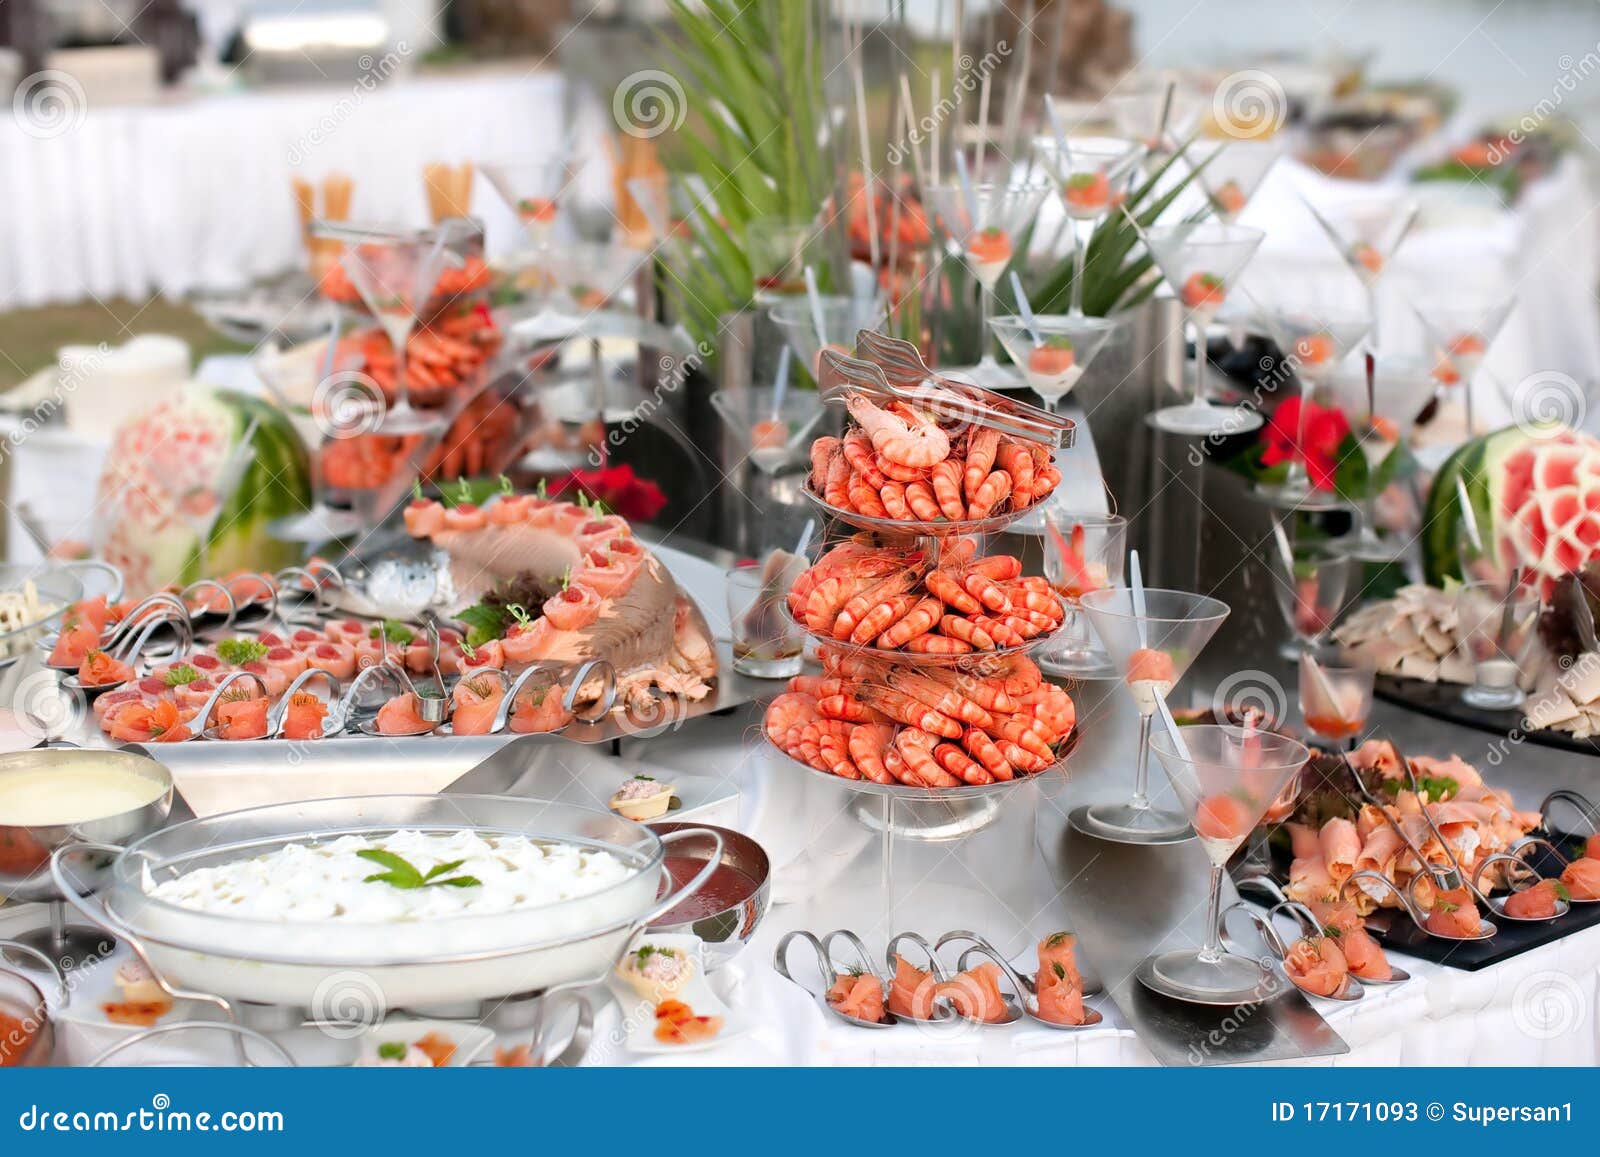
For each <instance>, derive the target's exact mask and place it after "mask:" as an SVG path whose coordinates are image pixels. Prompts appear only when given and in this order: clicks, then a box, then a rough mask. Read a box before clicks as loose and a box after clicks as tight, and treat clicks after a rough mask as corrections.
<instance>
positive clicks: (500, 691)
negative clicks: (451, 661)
mask: <svg viewBox="0 0 1600 1157" xmlns="http://www.w3.org/2000/svg"><path fill="white" fill-rule="evenodd" d="M505 697H506V692H505V688H504V687H502V686H501V685H500V681H499V680H498V679H496V678H495V677H494V676H492V675H479V676H477V677H476V678H467V679H463V680H461V682H459V683H457V684H456V688H455V691H454V692H452V694H451V699H452V700H453V702H454V706H453V707H452V708H451V711H450V729H451V730H452V731H454V732H455V734H457V735H488V734H489V733H490V732H491V731H493V730H494V717H495V715H496V714H497V713H498V712H499V710H500V704H501V702H502V701H503V700H504V699H505Z"/></svg>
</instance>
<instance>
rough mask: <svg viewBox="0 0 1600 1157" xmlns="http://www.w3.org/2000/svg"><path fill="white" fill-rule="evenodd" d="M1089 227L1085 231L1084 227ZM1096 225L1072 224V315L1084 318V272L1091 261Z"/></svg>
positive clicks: (1076, 222) (1074, 222) (1077, 221)
mask: <svg viewBox="0 0 1600 1157" xmlns="http://www.w3.org/2000/svg"><path fill="white" fill-rule="evenodd" d="M1085 224H1088V225H1089V230H1088V231H1085V230H1084V228H1083V226H1084V225H1085ZM1093 229H1094V225H1093V223H1092V222H1083V221H1079V220H1077V219H1076V218H1074V219H1073V222H1072V315H1073V316H1074V317H1082V316H1083V276H1084V274H1083V271H1084V267H1085V265H1086V264H1087V263H1088V260H1089V237H1090V236H1091V235H1092V233H1093Z"/></svg>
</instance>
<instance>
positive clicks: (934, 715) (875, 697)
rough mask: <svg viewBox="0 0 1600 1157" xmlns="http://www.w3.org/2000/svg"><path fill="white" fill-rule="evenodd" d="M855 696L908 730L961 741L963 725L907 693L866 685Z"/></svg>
mask: <svg viewBox="0 0 1600 1157" xmlns="http://www.w3.org/2000/svg"><path fill="white" fill-rule="evenodd" d="M856 695H857V696H858V697H859V698H860V699H862V700H863V701H864V702H865V703H866V704H867V706H869V707H873V708H876V709H877V710H879V711H881V712H883V713H884V714H885V715H887V716H888V717H889V718H890V719H893V720H895V721H897V722H899V723H904V724H905V725H906V726H907V727H919V728H921V729H922V730H923V731H929V732H932V733H933V734H935V735H942V736H944V737H946V738H948V739H959V738H961V732H962V730H963V729H962V726H961V724H960V723H958V722H957V721H956V720H954V719H951V718H950V717H949V716H948V715H942V714H940V713H939V712H937V711H935V710H933V709H932V708H930V707H928V706H927V705H926V704H923V703H919V702H917V700H915V699H913V698H911V696H909V695H907V694H906V693H905V692H904V691H895V690H893V689H891V688H888V687H875V686H872V685H870V684H867V685H863V686H862V687H861V688H859V689H858V690H857V691H856Z"/></svg>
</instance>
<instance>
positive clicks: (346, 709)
mask: <svg viewBox="0 0 1600 1157" xmlns="http://www.w3.org/2000/svg"><path fill="white" fill-rule="evenodd" d="M380 634H383V632H382V631H381V628H380ZM382 680H388V682H389V684H390V685H391V687H392V688H393V691H394V694H395V695H405V694H408V693H409V694H412V695H415V696H416V697H417V715H418V716H419V717H420V718H421V719H422V721H423V722H424V723H428V724H430V725H431V726H430V727H429V728H428V730H427V731H417V732H407V733H406V734H407V735H413V734H414V735H431V734H432V733H433V728H434V727H437V726H438V725H439V724H440V723H443V722H444V721H445V720H446V719H448V718H449V716H450V697H449V696H448V695H446V694H445V693H444V689H443V688H442V687H441V688H440V690H439V693H438V694H437V695H430V694H427V693H425V692H423V691H422V690H420V689H419V688H418V687H417V685H416V684H415V683H414V682H412V680H411V675H410V674H409V673H408V672H407V671H406V669H405V667H403V666H402V665H401V664H399V663H398V662H396V661H395V660H394V657H393V656H391V655H389V654H387V653H385V655H384V657H383V658H382V659H380V660H379V661H378V662H376V663H374V664H372V666H370V667H366V668H364V669H363V670H361V671H360V672H358V673H357V674H356V677H355V678H354V679H352V680H350V686H348V687H346V688H345V692H344V697H343V698H342V699H341V700H340V701H339V713H340V718H342V719H344V720H346V721H349V720H352V719H354V718H355V713H356V710H357V709H358V706H359V703H360V697H361V692H362V691H364V690H366V688H367V687H368V686H369V685H371V684H373V683H376V682H379V681H382ZM355 729H356V730H357V731H359V732H360V733H361V734H362V735H373V736H378V735H383V734H384V733H383V732H381V731H379V730H378V718H377V712H373V715H372V718H370V719H363V720H362V721H361V722H360V723H357V724H356V727H355ZM389 738H391V739H397V738H402V736H399V735H391V736H389Z"/></svg>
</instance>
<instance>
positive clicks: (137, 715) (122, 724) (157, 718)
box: [106, 699, 189, 743]
mask: <svg viewBox="0 0 1600 1157" xmlns="http://www.w3.org/2000/svg"><path fill="white" fill-rule="evenodd" d="M106 720H107V725H108V730H109V733H110V735H111V738H113V739H117V740H121V741H122V742H123V743H180V742H182V741H183V740H185V739H188V738H189V729H188V728H187V727H185V726H184V725H183V721H182V718H181V716H180V715H179V714H178V705H177V704H176V703H173V702H171V701H169V700H166V699H163V700H161V701H160V702H157V703H153V704H151V703H128V704H126V705H125V706H123V707H121V708H120V709H118V710H117V711H116V713H115V714H112V715H108V716H107V717H106Z"/></svg>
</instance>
